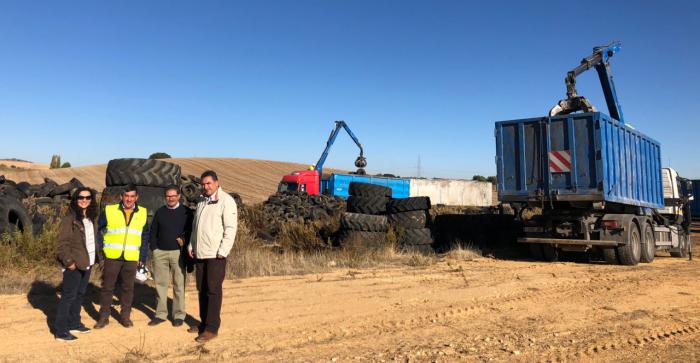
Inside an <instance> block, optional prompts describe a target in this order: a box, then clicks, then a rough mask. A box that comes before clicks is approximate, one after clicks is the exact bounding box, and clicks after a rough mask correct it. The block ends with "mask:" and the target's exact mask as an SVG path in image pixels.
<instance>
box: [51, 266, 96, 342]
mask: <svg viewBox="0 0 700 363" xmlns="http://www.w3.org/2000/svg"><path fill="white" fill-rule="evenodd" d="M88 281H90V270H87V271H82V270H78V269H77V268H76V269H75V270H73V271H71V270H68V269H66V270H65V271H63V284H62V286H61V301H59V302H58V308H57V311H56V322H55V323H54V329H55V334H56V335H62V334H65V333H68V331H69V330H70V329H75V328H78V327H80V326H82V325H83V324H82V323H81V322H80V308H81V307H82V305H83V297H84V296H85V292H86V291H87V286H88Z"/></svg>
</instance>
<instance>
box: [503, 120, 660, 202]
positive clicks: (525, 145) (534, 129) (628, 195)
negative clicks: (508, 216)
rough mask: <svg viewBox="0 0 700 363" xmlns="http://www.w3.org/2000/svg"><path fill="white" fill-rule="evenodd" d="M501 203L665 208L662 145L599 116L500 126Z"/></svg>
mask: <svg viewBox="0 0 700 363" xmlns="http://www.w3.org/2000/svg"><path fill="white" fill-rule="evenodd" d="M496 164H497V168H498V170H497V173H498V179H497V183H498V197H499V200H501V201H503V202H528V201H529V202H536V201H572V202H610V203H619V204H625V205H630V206H637V207H648V208H661V207H663V205H664V197H663V186H662V180H661V152H660V145H659V143H658V142H657V141H656V140H654V139H652V138H650V137H648V136H646V135H644V134H642V133H641V132H639V131H637V130H635V129H633V128H631V127H629V126H627V125H624V124H621V123H620V122H618V121H617V120H615V119H612V118H610V117H609V116H608V115H606V114H603V113H600V112H591V113H575V114H569V115H562V116H555V117H541V118H529V119H521V120H511V121H501V122H497V123H496Z"/></svg>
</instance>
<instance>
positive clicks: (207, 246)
mask: <svg viewBox="0 0 700 363" xmlns="http://www.w3.org/2000/svg"><path fill="white" fill-rule="evenodd" d="M216 195H217V197H218V198H219V199H218V200H217V201H215V202H207V201H206V200H203V201H200V202H199V203H198V204H197V210H196V211H195V214H194V221H193V222H192V237H191V241H190V244H189V246H188V247H187V248H188V249H189V250H190V251H193V252H194V254H195V257H196V258H216V255H217V254H218V255H221V256H224V257H226V256H228V254H229V253H230V252H231V248H232V247H233V241H234V240H235V239H236V230H237V229H238V210H237V207H236V201H235V200H233V197H231V196H230V195H229V194H228V193H226V192H224V191H223V190H222V189H221V188H219V190H217V192H216Z"/></svg>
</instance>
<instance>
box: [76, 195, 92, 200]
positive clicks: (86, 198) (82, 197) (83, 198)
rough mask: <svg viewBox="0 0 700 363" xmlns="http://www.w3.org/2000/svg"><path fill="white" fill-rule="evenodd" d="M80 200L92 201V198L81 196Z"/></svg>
mask: <svg viewBox="0 0 700 363" xmlns="http://www.w3.org/2000/svg"><path fill="white" fill-rule="evenodd" d="M77 199H78V200H92V196H89V195H88V196H84V195H79V196H78V198H77Z"/></svg>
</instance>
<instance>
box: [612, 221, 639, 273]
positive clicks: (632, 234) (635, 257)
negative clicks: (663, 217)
mask: <svg viewBox="0 0 700 363" xmlns="http://www.w3.org/2000/svg"><path fill="white" fill-rule="evenodd" d="M625 237H626V238H625V239H626V243H625V245H624V246H620V247H617V258H618V259H619V260H620V264H621V265H627V266H635V265H636V264H638V263H639V261H640V260H641V258H642V236H641V233H640V232H639V227H638V226H637V224H636V223H635V222H634V221H632V220H630V221H629V225H628V226H627V228H625Z"/></svg>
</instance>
